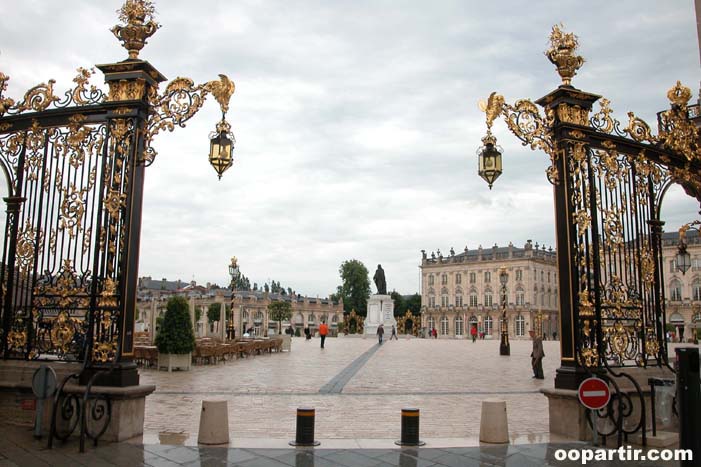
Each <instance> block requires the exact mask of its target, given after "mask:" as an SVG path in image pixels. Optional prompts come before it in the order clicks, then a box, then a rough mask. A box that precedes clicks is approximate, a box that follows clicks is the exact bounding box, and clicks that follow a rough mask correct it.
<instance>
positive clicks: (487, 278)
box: [484, 271, 492, 282]
mask: <svg viewBox="0 0 701 467" xmlns="http://www.w3.org/2000/svg"><path fill="white" fill-rule="evenodd" d="M484 281H485V282H492V273H491V272H489V271H485V272H484Z"/></svg>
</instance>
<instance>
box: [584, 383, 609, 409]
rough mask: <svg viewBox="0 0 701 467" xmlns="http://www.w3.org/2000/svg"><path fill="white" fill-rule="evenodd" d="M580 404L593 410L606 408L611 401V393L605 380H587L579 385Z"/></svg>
mask: <svg viewBox="0 0 701 467" xmlns="http://www.w3.org/2000/svg"><path fill="white" fill-rule="evenodd" d="M577 393H578V394H579V402H581V403H582V405H584V407H586V408H588V409H591V410H599V409H601V408H603V407H606V404H608V403H609V400H610V399H611V391H609V387H608V384H606V382H605V381H604V380H603V379H599V378H587V379H585V380H584V381H582V384H580V385H579V390H578V391H577Z"/></svg>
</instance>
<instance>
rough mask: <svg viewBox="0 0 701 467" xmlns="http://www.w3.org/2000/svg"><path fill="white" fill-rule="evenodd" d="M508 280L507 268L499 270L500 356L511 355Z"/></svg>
mask: <svg viewBox="0 0 701 467" xmlns="http://www.w3.org/2000/svg"><path fill="white" fill-rule="evenodd" d="M508 280H509V274H507V272H506V268H505V267H504V266H502V267H501V268H500V269H499V282H500V283H501V343H500V344H499V355H511V345H510V344H509V325H508V322H507V320H506V302H507V300H508V298H509V297H508V295H507V293H506V283H507V282H508Z"/></svg>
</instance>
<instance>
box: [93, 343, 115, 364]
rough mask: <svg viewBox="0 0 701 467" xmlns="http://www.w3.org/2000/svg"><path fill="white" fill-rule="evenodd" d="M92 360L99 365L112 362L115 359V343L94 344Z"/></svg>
mask: <svg viewBox="0 0 701 467" xmlns="http://www.w3.org/2000/svg"><path fill="white" fill-rule="evenodd" d="M92 355H93V360H95V361H97V362H101V363H106V362H111V361H114V360H115V358H116V357H117V342H116V339H113V340H112V341H109V342H95V343H93V347H92Z"/></svg>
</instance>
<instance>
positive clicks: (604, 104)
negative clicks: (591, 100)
mask: <svg viewBox="0 0 701 467" xmlns="http://www.w3.org/2000/svg"><path fill="white" fill-rule="evenodd" d="M610 104H611V102H610V101H609V100H608V99H606V98H605V97H604V98H602V99H601V100H600V101H599V111H598V112H596V113H595V114H594V115H592V118H591V120H592V124H593V126H594V127H595V128H597V129H599V130H600V131H603V132H604V133H611V132H612V131H613V129H614V127H615V121H614V119H613V117H611V113H612V112H613V111H612V110H611V107H610Z"/></svg>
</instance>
